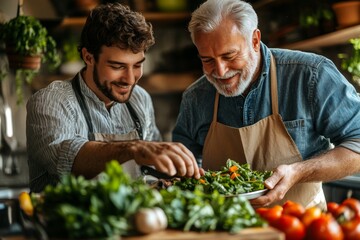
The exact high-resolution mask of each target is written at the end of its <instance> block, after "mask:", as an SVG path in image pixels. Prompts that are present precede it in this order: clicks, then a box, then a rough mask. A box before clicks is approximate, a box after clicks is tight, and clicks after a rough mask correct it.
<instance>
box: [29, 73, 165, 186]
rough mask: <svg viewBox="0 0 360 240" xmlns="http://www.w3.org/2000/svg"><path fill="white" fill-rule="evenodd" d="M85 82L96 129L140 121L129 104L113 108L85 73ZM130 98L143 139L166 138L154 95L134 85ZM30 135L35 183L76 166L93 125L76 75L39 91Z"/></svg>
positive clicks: (121, 130)
mask: <svg viewBox="0 0 360 240" xmlns="http://www.w3.org/2000/svg"><path fill="white" fill-rule="evenodd" d="M77 77H79V78H80V79H79V80H80V88H81V92H82V94H83V96H84V100H85V102H86V104H87V106H88V109H89V112H90V117H91V120H92V124H93V128H94V129H93V130H94V132H98V133H105V134H127V133H129V132H130V131H133V130H134V129H135V123H134V121H133V120H132V118H131V115H130V113H129V111H128V109H127V107H126V105H125V104H121V103H115V104H114V105H113V106H112V107H111V109H110V110H109V111H108V110H107V109H106V107H105V104H104V103H103V102H102V101H100V100H99V99H98V97H97V96H96V95H95V94H94V93H93V92H92V91H91V90H90V89H89V88H88V87H87V85H86V84H85V82H84V81H83V79H82V78H81V74H78V75H77ZM130 103H131V105H132V107H133V108H134V110H135V112H136V114H137V116H138V118H139V120H140V122H141V125H142V130H143V139H144V140H148V141H159V140H161V137H160V133H159V130H158V128H157V126H156V124H155V116H154V108H153V103H152V100H151V97H150V95H149V94H148V93H147V92H146V91H145V90H144V89H143V88H141V87H140V86H135V88H134V90H133V92H132V95H131V98H130ZM26 108H27V118H26V138H27V151H28V164H29V175H30V189H31V191H33V192H39V191H42V190H43V188H44V187H45V186H46V185H47V184H56V183H57V182H58V181H59V178H60V176H61V175H63V174H67V173H70V172H71V168H72V165H73V162H74V159H75V157H76V155H77V153H78V152H79V150H80V148H81V147H82V146H83V145H84V144H85V143H86V142H88V141H89V140H88V126H87V124H86V120H85V118H84V115H83V112H82V110H81V108H80V106H79V103H78V101H77V99H76V96H75V92H74V90H73V88H72V85H71V81H54V82H52V83H51V84H50V85H48V86H47V87H46V88H43V89H41V90H39V91H38V92H36V93H35V94H34V95H33V96H32V97H31V98H30V99H29V101H28V103H27V106H26Z"/></svg>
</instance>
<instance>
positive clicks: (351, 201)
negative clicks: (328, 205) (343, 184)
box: [341, 198, 360, 216]
mask: <svg viewBox="0 0 360 240" xmlns="http://www.w3.org/2000/svg"><path fill="white" fill-rule="evenodd" d="M341 205H342V206H347V207H348V208H350V209H351V210H352V211H353V212H354V213H355V216H360V201H359V200H357V199H355V198H347V199H345V200H344V201H343V202H342V203H341Z"/></svg>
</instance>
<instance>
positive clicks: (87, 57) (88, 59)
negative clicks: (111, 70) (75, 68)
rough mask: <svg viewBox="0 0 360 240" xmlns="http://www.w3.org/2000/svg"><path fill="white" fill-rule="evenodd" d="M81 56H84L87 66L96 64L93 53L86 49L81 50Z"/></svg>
mask: <svg viewBox="0 0 360 240" xmlns="http://www.w3.org/2000/svg"><path fill="white" fill-rule="evenodd" d="M81 54H82V56H83V60H84V62H85V63H86V65H91V64H93V62H94V57H93V55H92V54H91V53H89V52H88V51H87V49H86V48H83V49H81Z"/></svg>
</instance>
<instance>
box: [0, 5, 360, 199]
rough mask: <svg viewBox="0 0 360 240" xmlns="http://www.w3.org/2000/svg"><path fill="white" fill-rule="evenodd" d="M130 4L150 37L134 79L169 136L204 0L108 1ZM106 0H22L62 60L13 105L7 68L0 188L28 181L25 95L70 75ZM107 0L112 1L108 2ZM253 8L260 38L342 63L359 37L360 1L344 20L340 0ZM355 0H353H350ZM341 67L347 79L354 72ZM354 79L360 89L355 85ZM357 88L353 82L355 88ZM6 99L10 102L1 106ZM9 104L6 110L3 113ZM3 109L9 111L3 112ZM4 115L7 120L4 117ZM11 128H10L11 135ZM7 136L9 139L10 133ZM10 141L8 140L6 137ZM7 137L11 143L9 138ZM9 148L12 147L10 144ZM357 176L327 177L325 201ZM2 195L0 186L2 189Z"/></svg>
mask: <svg viewBox="0 0 360 240" xmlns="http://www.w3.org/2000/svg"><path fill="white" fill-rule="evenodd" d="M111 1H112V2H114V1H118V2H122V3H124V4H127V5H129V6H130V7H131V8H133V9H135V10H137V11H140V12H142V13H143V14H144V16H145V17H146V18H147V19H148V20H149V21H150V22H151V23H152V24H153V27H154V34H155V39H156V44H155V46H153V47H152V48H151V49H150V50H149V52H148V53H147V60H146V62H145V66H144V77H143V79H142V80H141V81H140V85H142V86H143V87H144V88H145V89H147V90H148V91H149V92H150V94H151V95H152V98H153V101H154V106H155V113H156V119H157V124H158V127H159V129H160V131H161V133H162V135H163V138H164V140H170V139H171V130H172V128H173V126H174V123H175V121H176V116H177V113H178V109H179V104H180V100H181V94H182V92H183V91H184V89H185V88H186V87H187V86H188V85H189V84H191V83H192V82H193V81H195V80H196V79H197V78H198V77H199V76H200V75H201V63H200V61H199V59H198V58H197V52H196V49H195V47H194V46H193V45H192V42H191V40H190V36H189V34H188V31H187V23H188V21H189V19H190V12H191V11H192V10H194V9H195V8H196V7H197V6H198V5H199V4H201V3H202V2H203V1H202V0H150V1H149V0H128V1H126V0H124V1H122V0H111ZM102 2H105V0H103V1H101V0H84V1H80V0H24V2H23V12H24V15H32V16H35V17H36V18H38V19H39V20H40V21H41V23H42V24H43V25H45V26H46V27H47V29H48V31H49V33H50V35H52V36H53V37H54V38H55V39H56V42H57V45H58V49H59V50H60V51H61V53H62V57H63V64H62V65H61V66H60V67H59V68H58V69H56V70H55V71H51V70H50V69H48V68H47V66H46V65H43V66H42V67H41V70H40V73H39V74H38V75H37V76H36V78H35V79H34V81H33V82H32V84H31V85H30V86H29V85H24V86H23V91H24V94H25V98H24V103H23V104H17V102H16V94H15V87H14V79H15V76H14V72H12V71H10V70H9V71H8V72H7V75H6V77H5V79H4V80H3V81H2V82H1V83H0V84H1V96H2V98H0V108H1V109H0V113H1V115H0V122H1V136H0V138H1V139H0V140H1V141H0V149H1V155H0V189H1V188H3V189H7V188H17V187H26V186H27V182H28V173H27V163H26V161H27V158H26V138H25V118H26V110H25V103H26V100H27V99H28V98H29V96H30V95H31V94H32V93H33V92H35V91H37V90H39V89H40V88H43V87H45V86H46V85H47V84H49V83H50V82H51V81H53V80H55V79H68V78H70V77H71V76H72V75H73V74H74V73H75V72H76V71H78V69H79V68H81V66H82V63H81V61H79V58H78V56H77V52H76V51H75V52H74V47H75V48H76V43H77V41H78V39H79V34H80V31H81V28H82V25H83V24H84V22H85V16H86V14H87V13H88V12H89V10H90V9H91V8H93V7H94V6H96V5H97V4H99V3H102ZM107 2H110V0H109V1H107ZM249 2H251V3H252V4H253V6H254V8H255V10H256V11H257V13H258V14H259V28H260V29H261V31H262V39H263V42H264V43H266V44H268V46H270V47H283V48H290V49H298V50H303V51H311V52H316V53H320V54H323V55H325V56H327V57H329V58H330V59H332V60H333V61H334V63H335V64H336V65H337V66H338V67H339V69H341V59H340V58H339V56H338V54H339V53H351V52H352V46H351V45H350V44H349V39H350V38H355V37H360V36H359V34H360V25H359V23H360V7H359V5H357V7H352V8H351V10H345V12H346V13H347V15H350V12H351V11H352V10H355V12H356V14H357V15H356V16H355V18H354V19H353V20H349V21H350V22H349V23H347V22H345V24H344V23H342V22H341V21H342V20H341V21H340V18H339V17H338V16H337V15H336V14H337V13H338V12H335V11H334V5H335V4H336V3H339V2H346V1H331V0H318V1H310V0H302V1H296V0H253V1H249ZM356 2H357V3H358V4H359V2H358V1H356ZM17 4H18V3H17V1H6V0H5V1H4V0H3V1H0V23H1V22H5V21H8V20H9V19H11V18H13V17H15V16H16V13H17ZM7 64H8V63H7V58H6V55H5V52H4V49H3V46H0V68H1V69H6V70H7ZM341 71H342V72H343V73H344V75H345V76H346V77H347V79H348V80H349V81H350V82H352V83H354V82H353V80H352V79H353V78H352V75H351V74H350V73H348V72H347V71H345V70H342V69H341ZM354 86H355V87H356V88H358V86H357V84H355V83H354ZM358 89H359V88H358ZM6 106H10V107H9V108H7V107H6ZM4 109H7V112H9V109H10V111H11V114H10V115H9V114H7V115H6V114H5V111H4ZM5 116H7V117H5ZM9 116H10V117H11V119H9ZM11 131H13V134H11ZM9 135H13V136H10V140H9ZM9 141H10V142H9ZM13 143H16V144H15V145H14V144H13ZM12 145H14V146H15V147H12V148H10V147H9V146H12ZM358 179H360V178H358V176H357V175H355V176H350V177H348V178H345V179H343V180H341V181H336V182H332V183H328V184H326V186H325V188H326V195H327V198H328V200H332V201H338V202H340V201H341V200H342V199H344V198H345V197H346V196H350V195H352V196H354V197H357V198H359V199H360V197H359V192H358V190H359V187H358V186H360V185H359V180H358ZM0 198H1V193H0Z"/></svg>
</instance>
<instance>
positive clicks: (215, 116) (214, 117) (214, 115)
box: [213, 91, 219, 122]
mask: <svg viewBox="0 0 360 240" xmlns="http://www.w3.org/2000/svg"><path fill="white" fill-rule="evenodd" d="M218 105H219V93H218V91H216V94H215V102H214V114H213V122H217V113H218Z"/></svg>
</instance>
